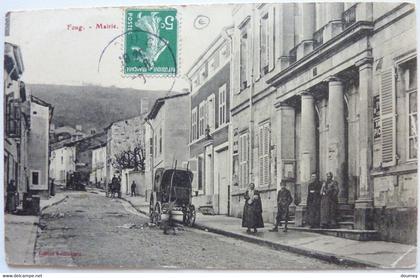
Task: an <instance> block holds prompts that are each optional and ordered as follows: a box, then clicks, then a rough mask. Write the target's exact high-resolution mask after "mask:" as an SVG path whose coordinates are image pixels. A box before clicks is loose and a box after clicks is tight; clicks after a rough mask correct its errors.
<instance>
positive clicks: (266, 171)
mask: <svg viewBox="0 0 420 278" xmlns="http://www.w3.org/2000/svg"><path fill="white" fill-rule="evenodd" d="M263 134H264V138H263V141H264V150H263V155H264V172H263V173H264V184H265V185H268V184H269V182H270V155H269V154H270V125H269V124H266V125H264V132H263Z"/></svg>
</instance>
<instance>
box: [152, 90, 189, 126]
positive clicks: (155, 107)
mask: <svg viewBox="0 0 420 278" xmlns="http://www.w3.org/2000/svg"><path fill="white" fill-rule="evenodd" d="M189 94H190V93H189V92H187V93H180V94H175V95H171V96H167V97H162V98H158V99H157V100H156V101H155V104H154V105H153V107H152V109H151V110H150V112H149V114H147V117H146V120H149V119H154V118H155V117H156V115H157V113H159V110H160V108H161V107H162V106H163V105H164V104H165V101H166V100H169V99H173V98H177V97H183V96H187V95H189Z"/></svg>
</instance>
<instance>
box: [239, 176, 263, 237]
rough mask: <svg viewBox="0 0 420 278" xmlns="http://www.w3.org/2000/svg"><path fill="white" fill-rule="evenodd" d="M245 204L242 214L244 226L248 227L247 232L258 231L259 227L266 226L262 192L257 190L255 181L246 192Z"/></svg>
mask: <svg viewBox="0 0 420 278" xmlns="http://www.w3.org/2000/svg"><path fill="white" fill-rule="evenodd" d="M244 197H245V205H244V212H243V215H242V227H245V228H247V230H246V232H247V233H251V229H253V232H254V233H256V232H257V228H264V222H263V219H262V204H261V197H260V193H259V192H258V191H257V190H255V185H254V184H253V183H250V184H249V188H248V190H247V191H246V192H245V196H244Z"/></svg>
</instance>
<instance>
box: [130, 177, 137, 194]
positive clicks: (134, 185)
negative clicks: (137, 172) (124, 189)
mask: <svg viewBox="0 0 420 278" xmlns="http://www.w3.org/2000/svg"><path fill="white" fill-rule="evenodd" d="M136 187H137V185H136V182H135V181H133V182H132V183H131V197H133V196H136Z"/></svg>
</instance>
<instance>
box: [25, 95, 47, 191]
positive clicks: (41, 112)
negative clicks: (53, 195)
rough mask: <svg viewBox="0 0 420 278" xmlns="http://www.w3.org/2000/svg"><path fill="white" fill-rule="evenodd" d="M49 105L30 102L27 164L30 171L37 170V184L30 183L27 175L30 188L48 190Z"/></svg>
mask: <svg viewBox="0 0 420 278" xmlns="http://www.w3.org/2000/svg"><path fill="white" fill-rule="evenodd" d="M49 116H50V115H49V107H46V106H42V105H39V104H37V103H35V102H32V103H31V131H30V134H29V139H28V164H29V165H28V166H29V169H30V170H31V171H39V183H38V185H34V184H32V177H31V176H32V173H31V174H30V176H29V186H30V189H31V190H48V160H49V157H48V136H49Z"/></svg>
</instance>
